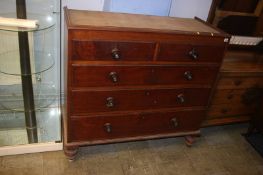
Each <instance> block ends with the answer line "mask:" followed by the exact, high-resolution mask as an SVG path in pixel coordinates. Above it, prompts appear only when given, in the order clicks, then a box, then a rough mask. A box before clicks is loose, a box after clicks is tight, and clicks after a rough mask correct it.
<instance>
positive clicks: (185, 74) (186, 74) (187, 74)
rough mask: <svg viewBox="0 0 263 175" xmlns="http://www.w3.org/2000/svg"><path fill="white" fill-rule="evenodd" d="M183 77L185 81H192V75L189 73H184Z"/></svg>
mask: <svg viewBox="0 0 263 175" xmlns="http://www.w3.org/2000/svg"><path fill="white" fill-rule="evenodd" d="M184 77H185V78H186V79H187V80H192V79H193V75H192V73H191V72H190V71H186V72H185V73H184Z"/></svg>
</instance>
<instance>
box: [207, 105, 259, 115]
mask: <svg viewBox="0 0 263 175" xmlns="http://www.w3.org/2000/svg"><path fill="white" fill-rule="evenodd" d="M254 111H255V108H254V107H253V106H247V105H244V104H242V103H236V104H221V105H211V106H210V107H209V110H208V113H207V119H214V118H227V117H232V116H242V115H249V114H252V113H253V112H254Z"/></svg>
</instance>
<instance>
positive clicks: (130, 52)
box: [72, 40, 155, 61]
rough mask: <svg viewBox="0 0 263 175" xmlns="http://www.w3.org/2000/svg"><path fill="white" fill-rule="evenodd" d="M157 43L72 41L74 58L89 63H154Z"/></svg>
mask: <svg viewBox="0 0 263 175" xmlns="http://www.w3.org/2000/svg"><path fill="white" fill-rule="evenodd" d="M154 50H155V43H151V42H131V41H130V42H123V41H79V40H73V41H72V58H73V59H74V60H89V61H114V60H115V61H152V59H153V56H154Z"/></svg>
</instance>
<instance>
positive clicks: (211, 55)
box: [157, 43, 225, 62]
mask: <svg viewBox="0 0 263 175" xmlns="http://www.w3.org/2000/svg"><path fill="white" fill-rule="evenodd" d="M224 49H225V48H224V46H223V45H222V46H214V45H202V43H200V44H199V45H198V44H179V43H161V44H160V49H159V55H158V58H157V60H158V61H176V62H220V61H221V59H222V57H223V53H224Z"/></svg>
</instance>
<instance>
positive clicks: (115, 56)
mask: <svg viewBox="0 0 263 175" xmlns="http://www.w3.org/2000/svg"><path fill="white" fill-rule="evenodd" d="M111 55H112V58H113V59H114V60H120V59H121V55H120V51H119V49H117V48H114V49H112V51H111Z"/></svg>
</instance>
